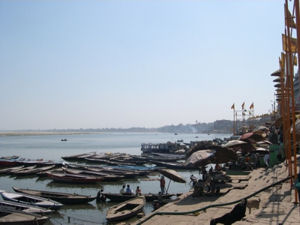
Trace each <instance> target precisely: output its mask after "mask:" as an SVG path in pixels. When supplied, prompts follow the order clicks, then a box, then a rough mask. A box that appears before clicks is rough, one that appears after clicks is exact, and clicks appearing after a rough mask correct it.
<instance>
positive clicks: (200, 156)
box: [185, 148, 237, 167]
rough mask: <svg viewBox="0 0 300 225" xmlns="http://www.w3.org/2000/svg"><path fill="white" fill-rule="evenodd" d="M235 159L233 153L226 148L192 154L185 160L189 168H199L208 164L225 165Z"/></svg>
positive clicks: (235, 156)
mask: <svg viewBox="0 0 300 225" xmlns="http://www.w3.org/2000/svg"><path fill="white" fill-rule="evenodd" d="M236 159H237V155H236V153H235V152H234V151H232V150H230V149H227V148H219V149H218V150H212V149H207V150H200V151H197V152H194V153H193V154H192V155H191V156H190V157H189V158H188V159H187V160H186V163H185V164H186V165H187V166H190V167H200V166H203V165H206V164H209V163H226V162H229V161H233V160H236Z"/></svg>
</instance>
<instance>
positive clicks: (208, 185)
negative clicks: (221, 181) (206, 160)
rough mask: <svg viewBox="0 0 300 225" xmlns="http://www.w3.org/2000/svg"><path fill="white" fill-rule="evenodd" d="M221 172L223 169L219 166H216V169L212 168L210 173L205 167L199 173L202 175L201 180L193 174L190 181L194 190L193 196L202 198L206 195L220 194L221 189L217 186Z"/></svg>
mask: <svg viewBox="0 0 300 225" xmlns="http://www.w3.org/2000/svg"><path fill="white" fill-rule="evenodd" d="M220 170H221V167H220V166H219V165H216V167H215V168H214V169H213V168H210V169H209V171H208V172H207V171H206V168H205V167H202V169H201V170H200V171H199V173H201V175H202V177H201V178H200V179H197V178H196V176H194V175H193V174H192V175H191V177H190V179H191V182H192V184H193V188H194V193H193V196H194V197H196V196H201V195H203V194H204V193H212V194H218V193H219V192H220V187H219V186H218V185H217V179H216V176H217V174H218V173H220Z"/></svg>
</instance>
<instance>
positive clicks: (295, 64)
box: [293, 55, 298, 66]
mask: <svg viewBox="0 0 300 225" xmlns="http://www.w3.org/2000/svg"><path fill="white" fill-rule="evenodd" d="M293 64H294V66H297V64H298V60H297V56H296V55H294V57H293Z"/></svg>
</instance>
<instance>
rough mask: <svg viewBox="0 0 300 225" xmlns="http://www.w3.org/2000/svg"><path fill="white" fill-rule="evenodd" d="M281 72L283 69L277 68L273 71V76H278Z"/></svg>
mask: <svg viewBox="0 0 300 225" xmlns="http://www.w3.org/2000/svg"><path fill="white" fill-rule="evenodd" d="M280 73H281V70H280V69H279V70H276V71H275V72H273V73H271V76H272V77H278V76H280Z"/></svg>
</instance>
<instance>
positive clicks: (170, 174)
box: [158, 169, 186, 183]
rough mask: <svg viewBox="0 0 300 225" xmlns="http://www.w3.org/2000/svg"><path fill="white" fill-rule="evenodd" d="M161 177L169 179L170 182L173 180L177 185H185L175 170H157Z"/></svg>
mask: <svg viewBox="0 0 300 225" xmlns="http://www.w3.org/2000/svg"><path fill="white" fill-rule="evenodd" d="M158 171H159V172H160V173H161V174H162V175H164V176H165V177H167V178H169V179H170V180H173V181H175V182H178V183H185V182H186V181H185V179H183V178H182V177H181V176H180V175H179V173H177V172H176V171H175V170H172V169H159V170H158Z"/></svg>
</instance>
